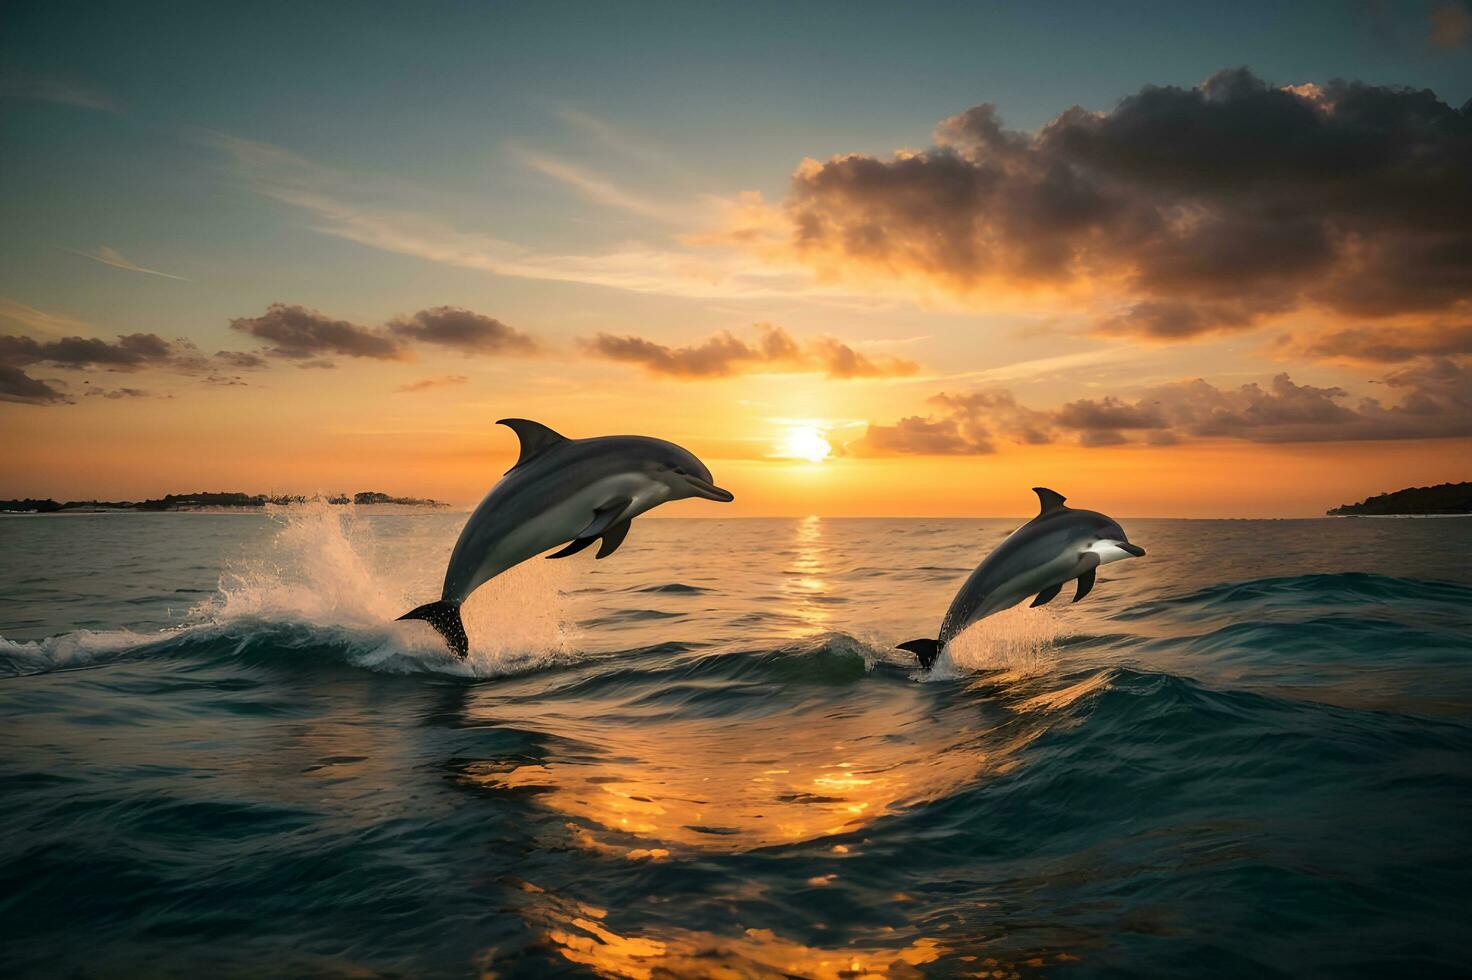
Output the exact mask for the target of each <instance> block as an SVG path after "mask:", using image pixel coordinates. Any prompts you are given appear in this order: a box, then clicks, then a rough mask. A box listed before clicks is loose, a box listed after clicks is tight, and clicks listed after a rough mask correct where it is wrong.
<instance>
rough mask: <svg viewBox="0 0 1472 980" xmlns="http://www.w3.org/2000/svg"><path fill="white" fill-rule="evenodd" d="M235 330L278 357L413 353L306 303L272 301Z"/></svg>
mask: <svg viewBox="0 0 1472 980" xmlns="http://www.w3.org/2000/svg"><path fill="white" fill-rule="evenodd" d="M230 327H231V329H233V330H239V331H241V332H242V333H248V334H250V335H251V336H253V337H256V338H258V339H260V340H264V341H267V342H269V343H270V344H271V346H270V347H269V348H267V350H268V352H269V353H270V354H272V355H274V356H276V357H285V358H291V359H295V360H307V359H310V358H316V357H319V356H320V355H323V354H341V355H343V356H344V357H367V358H373V359H375V360H384V361H400V360H405V359H406V358H407V357H408V356H409V354H408V351H407V349H406V348H405V347H404V345H403V344H402V343H400V341H398V340H397V339H395V338H394V337H391V336H388V335H386V334H384V333H381V332H379V331H376V330H371V329H369V328H368V327H361V326H359V325H357V324H356V323H349V322H348V321H347V320H334V319H333V318H332V317H330V316H327V315H326V314H324V313H319V312H318V311H316V310H312V309H308V308H307V307H305V306H288V305H287V304H285V303H272V304H271V305H270V306H269V307H267V309H266V312H265V313H263V314H261V315H260V316H256V317H237V318H235V319H233V320H231V321H230Z"/></svg>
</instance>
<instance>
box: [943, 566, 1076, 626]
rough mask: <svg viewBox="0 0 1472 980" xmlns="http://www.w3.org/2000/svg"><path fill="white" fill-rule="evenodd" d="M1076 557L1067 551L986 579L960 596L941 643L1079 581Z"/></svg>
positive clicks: (949, 617) (947, 621) (948, 615)
mask: <svg viewBox="0 0 1472 980" xmlns="http://www.w3.org/2000/svg"><path fill="white" fill-rule="evenodd" d="M1080 565H1081V562H1080V561H1079V558H1078V556H1077V555H1076V554H1073V553H1071V552H1065V553H1063V554H1059V555H1056V556H1055V557H1054V558H1053V559H1052V560H1051V561H1048V562H1046V563H1045V564H1042V565H1033V566H1026V565H1023V566H1022V567H1020V569H1019V570H1018V571H1017V572H1016V573H1015V574H1013V575H1010V576H1008V577H1006V578H1004V579H1001V580H1000V581H996V582H995V583H993V582H990V581H987V580H986V579H985V578H983V579H982V580H981V581H979V582H977V583H976V584H975V587H973V588H971V589H963V590H962V592H961V594H960V595H958V596H956V601H955V602H954V603H953V607H955V608H953V610H952V612H949V613H947V615H946V621H945V624H944V626H943V627H942V629H941V635H940V640H941V642H942V643H947V642H949V641H951V640H952V639H954V638H955V637H957V636H959V635H960V634H961V633H962V632H964V631H965V630H966V628H967V627H969V626H971V625H972V624H973V623H975V622H977V621H979V620H982V619H985V618H986V617H988V616H991V615H994V614H996V613H999V612H1002V611H1003V610H1005V609H1011V608H1012V607H1013V606H1015V605H1017V604H1018V603H1020V602H1022V601H1023V600H1025V599H1030V598H1032V597H1033V596H1034V595H1037V594H1038V593H1039V592H1042V591H1044V590H1045V589H1050V588H1052V587H1053V586H1055V585H1062V584H1063V583H1064V582H1067V581H1068V580H1069V579H1072V578H1077V577H1078V575H1079V574H1080V572H1081V571H1083V569H1082V568H1081V567H1080Z"/></svg>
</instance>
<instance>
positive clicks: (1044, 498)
mask: <svg viewBox="0 0 1472 980" xmlns="http://www.w3.org/2000/svg"><path fill="white" fill-rule="evenodd" d="M1032 492H1033V493H1035V494H1037V495H1038V503H1039V504H1041V505H1042V506H1041V507H1040V508H1039V510H1038V516H1039V517H1042V516H1043V515H1044V514H1051V513H1053V511H1055V510H1063V509H1064V508H1063V502H1064V501H1065V500H1067V499H1068V498H1067V497H1065V496H1063V494H1061V493H1058V492H1057V491H1055V490H1049V489H1048V488H1047V487H1033V488H1032Z"/></svg>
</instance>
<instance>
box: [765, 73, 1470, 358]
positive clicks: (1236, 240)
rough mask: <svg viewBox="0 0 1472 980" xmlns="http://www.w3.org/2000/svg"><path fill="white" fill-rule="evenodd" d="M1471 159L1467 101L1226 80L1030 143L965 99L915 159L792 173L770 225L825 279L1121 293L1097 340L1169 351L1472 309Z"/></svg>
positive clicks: (1057, 124)
mask: <svg viewBox="0 0 1472 980" xmlns="http://www.w3.org/2000/svg"><path fill="white" fill-rule="evenodd" d="M1469 165H1472V105H1469V106H1465V107H1463V108H1462V109H1460V110H1458V109H1453V108H1451V107H1450V106H1448V105H1447V104H1445V103H1444V102H1442V101H1441V100H1440V99H1439V98H1437V96H1436V95H1435V94H1434V93H1432V92H1431V91H1429V90H1425V89H1421V90H1416V89H1408V88H1395V87H1387V86H1377V85H1369V84H1364V83H1360V82H1345V81H1333V82H1329V83H1327V84H1324V85H1322V86H1320V85H1298V86H1292V87H1288V88H1275V87H1272V86H1270V85H1268V84H1266V83H1265V82H1263V81H1262V80H1260V79H1259V78H1257V77H1256V76H1255V75H1253V74H1252V73H1251V72H1249V71H1247V70H1246V69H1233V70H1228V71H1223V72H1219V73H1217V74H1216V75H1213V76H1212V77H1211V78H1209V79H1207V80H1206V81H1205V82H1203V83H1202V84H1201V85H1200V86H1197V87H1195V88H1178V87H1174V86H1164V87H1157V86H1147V87H1145V88H1143V89H1141V90H1140V91H1139V92H1137V93H1135V94H1134V95H1131V96H1128V97H1126V98H1124V99H1123V100H1121V101H1120V102H1119V104H1118V105H1117V106H1115V107H1114V108H1113V109H1112V110H1110V111H1107V112H1089V111H1085V110H1084V109H1081V108H1077V107H1075V108H1072V109H1069V110H1067V111H1064V112H1062V113H1061V114H1059V115H1058V116H1056V117H1055V118H1054V119H1052V120H1051V121H1049V122H1048V123H1047V124H1046V125H1044V126H1043V127H1042V128H1041V129H1040V130H1039V131H1037V132H1036V133H1022V132H1017V131H1012V130H1008V129H1006V128H1004V127H1003V125H1002V123H1001V121H1000V118H999V117H998V115H997V112H996V109H995V107H993V106H992V105H990V104H986V103H983V104H981V105H977V106H974V107H973V108H971V109H968V110H966V111H965V112H963V113H961V114H959V115H957V116H954V117H952V118H950V119H947V120H945V121H944V122H942V123H941V125H940V126H939V128H938V129H937V132H936V137H935V142H934V145H932V146H931V147H929V148H927V149H924V150H919V151H904V152H900V153H897V154H895V155H894V156H892V157H890V158H888V159H881V158H878V157H874V156H868V155H865V154H858V153H853V154H847V155H842V156H836V157H833V158H831V159H829V160H827V161H822V162H820V161H816V160H807V161H804V162H803V163H802V165H801V166H800V167H799V168H798V169H797V171H796V173H795V174H794V175H793V178H792V185H791V190H790V193H789V195H788V197H787V199H786V201H785V202H784V204H783V217H784V218H785V222H786V227H787V229H788V234H789V241H788V246H789V250H790V253H791V254H792V255H794V256H795V257H797V258H798V259H799V260H800V261H802V262H804V263H805V264H807V265H808V266H809V267H811V268H813V269H815V270H816V271H817V272H818V273H819V274H821V275H824V276H830V277H838V278H849V279H856V278H866V279H871V280H872V279H883V280H890V281H904V282H911V283H920V284H924V285H926V286H929V287H936V288H940V289H943V290H946V291H949V292H952V293H955V294H959V295H977V296H984V297H995V296H996V295H997V293H998V292H999V291H1005V292H1017V291H1023V292H1026V291H1039V290H1042V291H1049V292H1051V293H1054V294H1062V295H1064V296H1065V297H1066V296H1071V295H1077V296H1078V297H1080V300H1079V301H1080V302H1084V301H1088V302H1091V303H1092V302H1095V301H1097V300H1098V299H1099V298H1101V297H1104V296H1108V295H1119V296H1121V297H1122V298H1123V300H1124V302H1123V306H1122V309H1121V310H1119V311H1116V312H1114V313H1111V314H1107V315H1105V316H1103V317H1101V318H1100V322H1099V324H1098V328H1099V329H1100V330H1102V331H1104V332H1108V333H1114V334H1129V335H1134V336H1140V337H1145V338H1150V339H1156V340H1180V339H1185V338H1192V337H1198V336H1201V335H1204V334H1208V333H1213V332H1224V331H1235V330H1243V329H1247V328H1249V327H1251V326H1253V325H1254V324H1256V323H1257V322H1259V321H1260V320H1261V319H1262V318H1264V317H1266V316H1270V315H1276V314H1282V313H1286V312H1288V311H1292V310H1295V309H1300V308H1313V309H1320V310H1325V311H1329V312H1332V313H1336V314H1342V315H1352V316H1362V317H1387V316H1395V315H1402V314H1416V313H1426V312H1430V311H1437V310H1447V309H1450V308H1453V307H1457V306H1465V305H1467V304H1469V303H1472V181H1469V180H1468V179H1467V173H1468V168H1469Z"/></svg>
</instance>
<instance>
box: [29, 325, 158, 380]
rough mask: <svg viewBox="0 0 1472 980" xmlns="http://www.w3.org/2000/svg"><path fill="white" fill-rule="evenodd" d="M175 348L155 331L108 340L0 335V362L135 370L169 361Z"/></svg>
mask: <svg viewBox="0 0 1472 980" xmlns="http://www.w3.org/2000/svg"><path fill="white" fill-rule="evenodd" d="M176 353H177V350H176V348H175V346H174V345H173V344H170V343H169V342H168V341H167V340H164V339H163V338H162V337H160V336H158V334H152V333H134V334H126V335H123V336H119V337H118V339H117V341H116V342H115V343H114V342H109V341H106V340H101V339H98V338H96V337H62V338H61V339H59V340H46V341H38V340H36V339H34V338H32V337H23V336H13V335H12V336H0V364H8V365H11V366H15V367H23V366H25V365H27V364H35V363H38V362H41V361H47V362H50V363H52V364H56V365H59V366H61V367H68V368H89V367H101V368H106V369H109V370H114V371H134V370H139V369H141V368H145V367H154V366H160V365H167V364H169V363H170V362H171V361H172V360H173V358H174V357H175V355H176Z"/></svg>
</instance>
